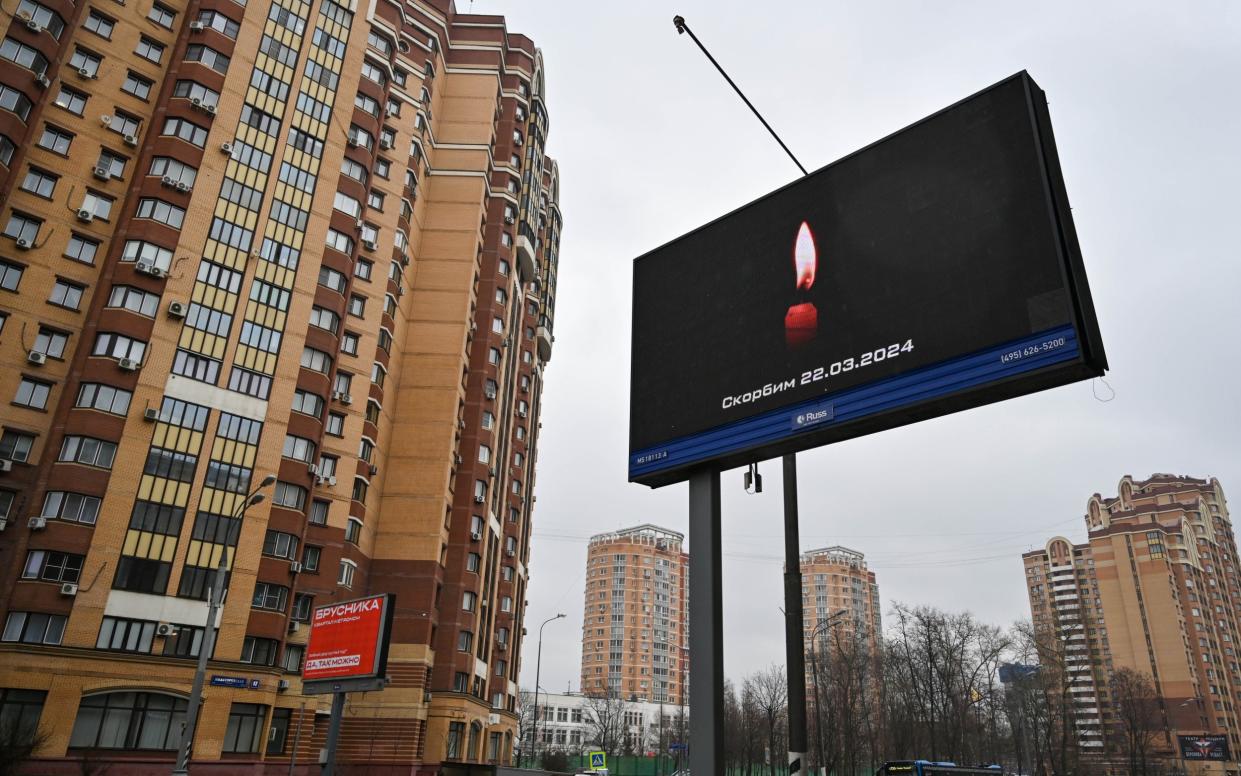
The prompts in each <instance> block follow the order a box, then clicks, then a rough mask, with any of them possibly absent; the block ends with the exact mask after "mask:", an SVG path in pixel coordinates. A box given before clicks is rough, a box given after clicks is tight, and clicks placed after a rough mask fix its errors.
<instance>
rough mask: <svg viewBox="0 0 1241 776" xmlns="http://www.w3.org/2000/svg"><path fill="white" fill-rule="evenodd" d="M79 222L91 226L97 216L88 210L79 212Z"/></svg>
mask: <svg viewBox="0 0 1241 776" xmlns="http://www.w3.org/2000/svg"><path fill="white" fill-rule="evenodd" d="M78 220H79V221H81V222H82V223H84V224H89V223H90V222H91V221H94V220H95V214H94V213H93V212H91V211H90V210H87V209H86V208H82V209H80V210H78Z"/></svg>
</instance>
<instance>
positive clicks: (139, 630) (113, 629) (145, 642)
mask: <svg viewBox="0 0 1241 776" xmlns="http://www.w3.org/2000/svg"><path fill="white" fill-rule="evenodd" d="M155 625H156V623H154V622H152V621H151V620H128V619H124V618H121V617H104V618H103V624H102V625H100V627H99V638H98V639H97V640H96V641H95V648H96V649H109V650H116V651H120V652H150V651H151V642H152V641H153V640H154V639H155Z"/></svg>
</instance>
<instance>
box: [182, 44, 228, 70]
mask: <svg viewBox="0 0 1241 776" xmlns="http://www.w3.org/2000/svg"><path fill="white" fill-rule="evenodd" d="M185 61H186V62H199V63H201V64H203V65H206V66H207V67H209V68H211V69H212V70H214V71H216V72H217V73H227V72H228V63H229V58H228V57H227V56H225V55H224V54H221V53H220V52H218V51H216V50H215V49H213V48H211V47H210V46H204V45H202V44H201V43H192V44H190V45H189V46H187V47H186V48H185Z"/></svg>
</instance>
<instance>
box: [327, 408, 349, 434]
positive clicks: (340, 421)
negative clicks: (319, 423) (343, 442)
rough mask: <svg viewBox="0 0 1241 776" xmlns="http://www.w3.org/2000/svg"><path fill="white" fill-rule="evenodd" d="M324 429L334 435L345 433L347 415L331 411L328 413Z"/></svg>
mask: <svg viewBox="0 0 1241 776" xmlns="http://www.w3.org/2000/svg"><path fill="white" fill-rule="evenodd" d="M323 430H324V431H325V432H326V433H328V434H331V435H332V436H337V437H339V436H344V435H345V416H344V415H341V414H340V413H337V412H329V413H328V414H327V423H326V424H325V425H324V428H323Z"/></svg>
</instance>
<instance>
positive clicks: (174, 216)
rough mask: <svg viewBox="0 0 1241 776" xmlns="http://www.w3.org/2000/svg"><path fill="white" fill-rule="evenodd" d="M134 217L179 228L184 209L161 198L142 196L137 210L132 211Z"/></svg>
mask: <svg viewBox="0 0 1241 776" xmlns="http://www.w3.org/2000/svg"><path fill="white" fill-rule="evenodd" d="M134 218H149V219H151V220H152V221H158V222H160V223H161V224H166V225H168V226H171V227H172V228H173V229H177V230H179V229H180V228H181V224H182V223H183V222H184V221H185V209H184V208H179V207H177V206H176V205H174V204H172V203H171V202H165V201H164V200H162V199H157V198H154V197H143V198H142V199H139V200H138V210H137V212H136V213H134Z"/></svg>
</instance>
